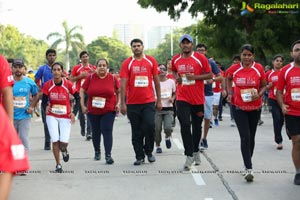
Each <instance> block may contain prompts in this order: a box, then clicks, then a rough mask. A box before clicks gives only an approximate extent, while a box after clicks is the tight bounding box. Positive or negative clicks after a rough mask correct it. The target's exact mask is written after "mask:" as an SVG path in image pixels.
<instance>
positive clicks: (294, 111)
mask: <svg viewBox="0 0 300 200" xmlns="http://www.w3.org/2000/svg"><path fill="white" fill-rule="evenodd" d="M276 86H277V90H281V91H284V89H285V93H284V95H283V100H284V103H285V104H286V105H288V106H289V108H288V109H289V112H288V114H289V115H294V116H300V68H299V67H295V66H294V62H292V63H290V64H287V65H286V66H284V67H283V68H282V70H281V72H280V75H279V78H278V82H277V85H276Z"/></svg>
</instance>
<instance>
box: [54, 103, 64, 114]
mask: <svg viewBox="0 0 300 200" xmlns="http://www.w3.org/2000/svg"><path fill="white" fill-rule="evenodd" d="M51 112H52V113H53V114H57V115H65V114H67V106H65V105H57V104H54V105H52V108H51Z"/></svg>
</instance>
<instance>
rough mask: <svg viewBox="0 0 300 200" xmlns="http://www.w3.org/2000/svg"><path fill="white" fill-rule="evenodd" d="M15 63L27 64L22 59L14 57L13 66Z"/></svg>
mask: <svg viewBox="0 0 300 200" xmlns="http://www.w3.org/2000/svg"><path fill="white" fill-rule="evenodd" d="M15 65H21V66H25V65H24V62H23V60H22V59H14V62H13V66H15Z"/></svg>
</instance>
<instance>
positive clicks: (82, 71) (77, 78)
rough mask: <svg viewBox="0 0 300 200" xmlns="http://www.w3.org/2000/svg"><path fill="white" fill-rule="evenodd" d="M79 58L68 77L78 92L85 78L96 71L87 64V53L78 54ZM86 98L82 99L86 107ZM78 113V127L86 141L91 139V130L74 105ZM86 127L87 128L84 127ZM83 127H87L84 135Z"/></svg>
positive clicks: (77, 106) (78, 107) (83, 116)
mask: <svg viewBox="0 0 300 200" xmlns="http://www.w3.org/2000/svg"><path fill="white" fill-rule="evenodd" d="M79 58H80V61H81V63H79V64H78V65H75V66H74V67H73V69H72V72H71V75H70V77H69V79H70V81H72V82H74V83H75V84H76V90H77V91H78V92H79V91H80V88H81V86H82V85H83V83H84V81H85V78H86V77H87V76H88V75H89V74H91V73H94V72H95V70H96V66H94V65H92V64H90V63H89V59H90V57H89V53H88V52H87V51H82V52H80V54H79ZM87 100H88V96H87V95H86V96H85V98H84V101H85V105H87ZM78 111H79V121H80V127H81V135H82V136H86V139H87V140H90V139H92V134H91V133H92V130H91V125H90V121H89V119H88V118H87V117H86V115H85V114H84V113H82V110H81V107H80V105H75V107H74V113H75V114H77V112H78ZM86 118H87V120H86V121H87V123H85V119H86ZM85 125H87V126H85ZM85 127H87V133H86V134H85Z"/></svg>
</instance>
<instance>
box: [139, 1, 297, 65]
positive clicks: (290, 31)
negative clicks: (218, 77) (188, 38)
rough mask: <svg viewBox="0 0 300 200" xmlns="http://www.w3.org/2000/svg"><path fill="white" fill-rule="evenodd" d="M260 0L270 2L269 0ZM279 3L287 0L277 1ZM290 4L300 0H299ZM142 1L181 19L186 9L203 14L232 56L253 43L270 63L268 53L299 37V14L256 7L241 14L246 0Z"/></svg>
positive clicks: (283, 48) (284, 48)
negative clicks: (244, 44) (272, 11)
mask: <svg viewBox="0 0 300 200" xmlns="http://www.w3.org/2000/svg"><path fill="white" fill-rule="evenodd" d="M259 2H260V3H268V4H270V1H267V0H260V1H259ZM189 3H190V4H189ZM276 3H287V2H286V1H285V0H277V1H276ZM288 3H291V4H292V3H298V0H290V1H288ZM138 4H139V5H141V7H142V8H148V7H154V8H155V9H156V10H157V11H158V12H164V11H166V12H168V15H169V16H170V18H172V19H178V18H180V14H181V13H182V12H183V11H184V10H186V9H187V10H188V12H189V13H190V14H191V16H192V17H196V16H197V15H198V14H199V13H202V14H203V16H205V17H204V19H203V20H204V24H205V25H207V26H212V27H213V28H214V43H215V47H216V48H218V50H219V51H223V52H226V54H227V55H232V54H234V53H236V52H237V51H238V48H239V47H240V46H241V45H242V44H243V43H251V44H252V45H253V46H254V47H255V49H256V58H257V59H258V60H259V61H260V62H261V63H263V64H266V63H267V56H268V55H270V54H276V53H282V52H286V51H289V46H290V44H291V43H292V42H293V41H295V40H296V39H298V38H299V32H300V23H299V22H298V18H299V14H273V15H272V14H269V13H267V12H268V11H266V10H260V9H255V11H254V12H253V13H248V14H246V15H243V16H241V7H242V3H241V1H238V0H225V1H219V0H207V1H203V0H195V1H186V0H166V1H158V0H138ZM250 5H251V2H250ZM297 12H298V11H297ZM282 38H284V39H282Z"/></svg>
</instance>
